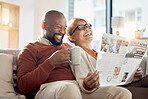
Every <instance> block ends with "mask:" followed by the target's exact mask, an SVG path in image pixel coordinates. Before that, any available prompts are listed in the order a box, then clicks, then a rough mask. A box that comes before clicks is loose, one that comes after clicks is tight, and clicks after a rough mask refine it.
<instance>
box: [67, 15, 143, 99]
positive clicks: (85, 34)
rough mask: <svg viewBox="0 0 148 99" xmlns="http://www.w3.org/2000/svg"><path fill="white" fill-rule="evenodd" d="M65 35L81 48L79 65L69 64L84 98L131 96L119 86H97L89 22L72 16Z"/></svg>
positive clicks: (128, 98) (121, 97)
mask: <svg viewBox="0 0 148 99" xmlns="http://www.w3.org/2000/svg"><path fill="white" fill-rule="evenodd" d="M67 37H68V39H69V41H70V42H72V43H74V44H75V45H76V46H79V47H81V48H82V50H81V64H80V66H71V68H72V71H73V74H74V75H75V77H76V80H77V81H78V83H79V86H80V88H81V90H82V96H83V97H84V98H88V99H89V98H92V97H93V99H106V98H107V99H108V98H109V99H110V98H111V99H112V98H114V99H116V98H117V99H130V98H131V93H130V92H129V91H128V90H126V89H124V88H121V87H113V86H112V87H111V86H110V87H103V88H99V86H100V83H99V76H98V75H99V72H98V71H97V70H95V68H96V67H95V66H96V59H97V52H96V51H95V50H93V49H92V48H91V41H92V39H93V34H92V29H91V24H89V23H87V22H86V21H85V20H84V19H80V18H73V19H72V20H70V21H69V24H68V27H67ZM139 75H141V74H139ZM139 75H138V76H139ZM85 93H91V94H85Z"/></svg>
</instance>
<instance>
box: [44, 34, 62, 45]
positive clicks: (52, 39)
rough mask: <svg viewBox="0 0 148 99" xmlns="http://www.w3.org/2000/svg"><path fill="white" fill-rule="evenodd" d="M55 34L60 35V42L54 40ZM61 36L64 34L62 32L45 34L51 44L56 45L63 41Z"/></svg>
mask: <svg viewBox="0 0 148 99" xmlns="http://www.w3.org/2000/svg"><path fill="white" fill-rule="evenodd" d="M55 35H61V36H62V38H61V41H60V42H57V41H56V39H55ZM63 37H64V34H62V33H54V35H53V37H49V36H47V39H48V40H49V41H50V42H51V43H52V44H53V45H55V46H58V45H61V44H62V43H63Z"/></svg>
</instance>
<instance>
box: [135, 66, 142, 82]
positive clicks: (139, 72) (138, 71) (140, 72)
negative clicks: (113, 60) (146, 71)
mask: <svg viewBox="0 0 148 99" xmlns="http://www.w3.org/2000/svg"><path fill="white" fill-rule="evenodd" d="M142 75H143V71H142V68H138V69H137V71H136V73H135V75H134V79H133V81H138V80H140V79H141V78H142Z"/></svg>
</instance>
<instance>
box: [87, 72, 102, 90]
mask: <svg viewBox="0 0 148 99" xmlns="http://www.w3.org/2000/svg"><path fill="white" fill-rule="evenodd" d="M84 81H85V82H84V83H85V85H86V87H88V88H90V89H94V88H99V86H100V82H99V72H98V71H97V70H96V71H95V72H94V73H92V72H89V73H88V75H87V77H86V78H85V79H84Z"/></svg>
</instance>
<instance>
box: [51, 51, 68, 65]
mask: <svg viewBox="0 0 148 99" xmlns="http://www.w3.org/2000/svg"><path fill="white" fill-rule="evenodd" d="M49 60H50V61H51V63H52V64H53V65H59V64H66V63H69V60H70V52H69V50H68V49H62V50H58V51H56V52H54V53H53V54H52V55H51V56H50V57H49Z"/></svg>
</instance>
